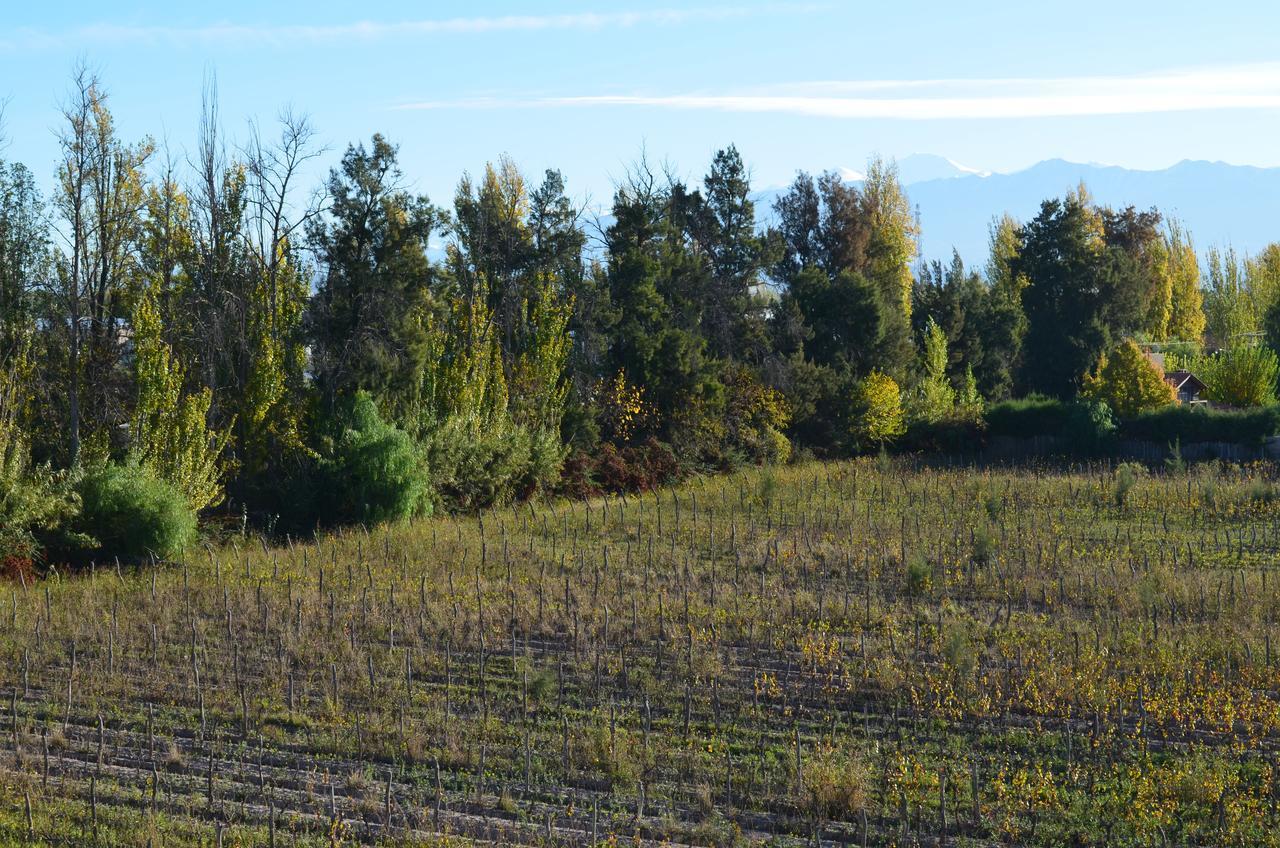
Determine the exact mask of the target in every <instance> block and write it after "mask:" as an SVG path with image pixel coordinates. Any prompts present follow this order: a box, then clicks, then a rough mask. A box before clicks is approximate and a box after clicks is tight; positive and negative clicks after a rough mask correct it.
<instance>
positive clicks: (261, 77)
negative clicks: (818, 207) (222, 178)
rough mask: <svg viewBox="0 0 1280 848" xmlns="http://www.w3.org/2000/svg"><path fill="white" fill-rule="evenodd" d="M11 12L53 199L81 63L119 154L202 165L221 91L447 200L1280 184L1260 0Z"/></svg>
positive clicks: (31, 130)
mask: <svg viewBox="0 0 1280 848" xmlns="http://www.w3.org/2000/svg"><path fill="white" fill-rule="evenodd" d="M6 7H7V8H6V9H5V18H6V23H5V25H4V28H3V29H0V98H5V99H7V106H6V109H5V131H6V135H7V137H8V145H7V147H6V148H5V149H4V150H3V152H2V154H0V155H3V157H4V158H6V159H10V160H21V161H24V162H26V163H27V164H28V165H30V166H31V167H32V168H33V169H34V170H35V171H36V172H37V174H39V175H40V176H41V177H42V180H43V181H44V183H45V185H48V180H49V178H50V176H51V174H52V164H53V161H54V159H55V156H56V151H55V147H54V134H55V131H56V127H57V119H58V104H59V102H60V100H61V99H62V98H63V97H64V96H65V93H66V90H67V85H68V78H69V75H70V72H71V69H72V67H73V65H74V64H75V62H76V61H77V60H78V59H83V60H84V61H86V62H87V63H88V64H89V65H90V66H91V67H92V68H94V69H95V70H97V71H98V72H99V73H100V74H101V76H102V78H103V80H104V82H105V83H106V85H107V88H108V90H109V91H110V92H111V97H112V100H111V103H112V108H113V110H114V112H115V113H116V116H117V122H118V125H119V127H120V130H121V132H122V134H124V135H125V136H126V137H140V136H142V135H151V136H153V137H155V138H156V139H157V140H158V141H161V142H164V143H167V145H168V146H169V148H170V149H171V150H172V151H175V152H176V153H179V154H180V153H182V152H183V151H184V150H186V149H188V148H190V147H192V146H193V139H194V134H195V128H196V123H197V119H198V113H199V103H200V90H201V85H202V80H203V79H204V78H205V76H206V75H207V74H209V73H211V72H212V73H216V76H217V81H218V87H219V91H220V100H221V109H222V114H223V117H224V123H225V126H226V130H227V132H228V133H229V134H230V135H231V136H233V137H240V138H243V137H244V136H245V127H246V126H247V121H248V120H249V119H251V118H253V119H257V120H258V121H260V122H261V123H263V124H266V123H268V122H269V121H270V120H271V119H272V118H273V116H274V115H275V114H276V113H277V112H278V111H279V110H280V108H281V107H282V106H285V105H291V106H293V107H294V108H295V109H297V110H300V111H302V112H305V113H308V114H309V115H310V116H311V117H312V119H313V121H314V123H315V124H316V126H317V128H318V129H319V131H320V134H321V137H322V138H323V139H324V141H325V143H326V144H328V145H329V146H330V148H331V151H330V154H329V155H328V157H327V158H326V161H325V167H328V165H330V164H332V163H333V162H336V160H337V158H338V157H339V155H340V153H341V150H342V148H343V147H345V145H346V144H347V143H348V142H349V141H352V140H357V139H361V138H367V137H368V136H369V135H370V134H371V133H373V132H375V131H380V132H382V133H384V134H386V135H387V136H388V137H390V138H391V139H392V140H393V141H394V142H396V143H398V144H399V145H400V148H401V158H402V163H403V165H404V168H405V171H406V173H407V174H408V175H409V176H410V177H411V179H412V180H413V181H414V183H415V185H416V186H417V187H418V188H419V189H420V190H423V191H426V192H428V193H429V194H430V195H431V196H432V198H433V199H435V200H436V201H437V202H447V201H448V199H449V197H450V195H451V193H452V190H453V186H454V184H455V183H456V181H457V178H458V176H459V175H460V173H461V172H462V171H463V170H471V171H473V172H474V171H478V170H479V169H481V168H482V167H483V165H484V163H485V162H486V161H487V160H490V159H493V158H495V157H497V156H498V155H500V154H502V153H508V154H510V155H511V156H512V157H513V158H514V159H515V160H516V161H517V162H518V163H519V164H520V165H521V166H522V167H523V168H525V170H526V171H527V172H529V173H531V174H538V173H540V171H541V170H542V169H543V168H546V167H558V168H560V169H562V170H563V171H564V172H565V174H566V176H567V177H568V179H569V185H570V189H571V191H573V193H575V194H576V195H578V196H579V197H589V198H590V199H591V200H593V201H594V202H604V201H606V200H607V199H608V195H609V193H610V183H611V178H613V177H616V176H618V175H619V174H621V173H622V171H623V170H624V168H625V166H626V163H627V162H628V161H629V160H631V159H632V158H634V157H635V156H636V155H637V154H638V152H639V151H640V150H641V149H642V148H643V149H645V150H647V152H648V154H649V156H650V158H652V159H657V160H669V161H670V162H672V163H673V164H674V165H675V166H676V168H677V170H678V172H679V173H682V174H684V175H687V176H690V177H696V176H698V175H700V174H701V173H702V172H703V171H704V170H705V167H706V164H707V162H708V161H709V160H710V157H711V154H712V152H713V151H714V150H716V149H717V148H719V147H722V146H724V145H726V144H728V143H730V142H733V143H736V144H737V145H738V147H739V149H740V150H741V151H742V153H743V155H744V157H745V158H746V159H747V161H748V163H749V164H750V165H751V167H752V171H753V174H754V177H755V181H756V184H757V186H758V187H762V188H763V187H767V186H771V185H778V184H782V183H785V182H788V181H789V179H790V177H791V176H792V175H793V174H794V172H795V170H796V169H799V168H804V169H808V170H814V171H817V170H822V169H825V168H850V169H858V168H860V167H861V166H862V164H863V163H864V162H865V160H866V158H867V156H868V155H869V154H871V153H873V152H878V153H882V154H884V155H888V156H895V157H903V156H906V155H908V154H911V153H935V154H940V155H944V156H948V157H950V158H952V159H954V160H957V161H959V162H962V163H964V164H966V165H969V166H972V167H976V168H981V169H990V170H1014V169H1017V168H1020V167H1025V166H1027V165H1029V164H1032V163H1034V162H1036V161H1039V160H1041V159H1046V158H1052V157H1062V158H1067V159H1072V160H1075V161H1097V162H1106V163H1111V164H1119V165H1125V166H1128V167H1137V168H1159V167H1164V166H1167V165H1170V164H1172V163H1174V162H1176V161H1178V160H1181V159H1185V158H1193V159H1214V160H1224V161H1228V162H1233V163H1237V164H1253V165H1266V166H1274V165H1280V50H1278V49H1277V45H1280V11H1278V10H1277V8H1276V6H1275V4H1274V2H1220V3H1216V4H1212V5H1210V4H1204V3H1202V2H1200V3H1192V2H1178V0H1166V2H1160V3H1151V2H1133V1H1132V0H1110V2H1092V0H1088V1H1087V2H1073V3H1059V2H1028V0H1021V2H1017V3H1006V2H983V3H956V2H949V3H941V2H897V3H891V2H880V3H874V4H872V3H823V2H755V1H754V0H751V2H742V3H738V2H734V0H724V2H709V3H706V4H702V3H699V2H697V0H695V1H694V2H693V3H689V4H684V5H677V4H675V3H672V4H671V5H669V6H663V5H662V0H658V3H657V5H648V4H646V3H642V2H634V0H633V2H614V3H598V2H597V3H585V2H578V3H572V2H542V3H531V2H530V3H514V2H507V3H461V2H434V3H425V2H424V3H409V2H397V3H392V2H386V3H372V2H371V3H365V4H350V3H336V2H324V1H323V0H320V1H319V2H318V1H317V0H308V2H294V0H288V2H274V1H273V2H270V3H267V2H262V0H258V2H246V0H223V2H220V3H218V4H186V3H183V4H178V3H173V2H172V1H171V0H170V2H110V3H105V2H54V3H48V2H46V3H11V4H6ZM318 176H319V175H317V177H318Z"/></svg>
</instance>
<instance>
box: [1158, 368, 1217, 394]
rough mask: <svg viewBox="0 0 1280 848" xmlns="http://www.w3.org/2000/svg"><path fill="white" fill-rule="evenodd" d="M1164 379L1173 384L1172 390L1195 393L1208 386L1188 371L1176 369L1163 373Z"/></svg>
mask: <svg viewBox="0 0 1280 848" xmlns="http://www.w3.org/2000/svg"><path fill="white" fill-rule="evenodd" d="M1164 381H1165V382H1166V383H1168V384H1169V385H1171V386H1173V388H1174V391H1179V392H1191V393H1192V394H1196V393H1198V392H1202V391H1204V390H1205V389H1206V388H1208V386H1206V385H1205V384H1204V381H1203V380H1201V379H1200V378H1199V377H1197V376H1196V375H1195V374H1192V373H1191V372H1190V371H1184V370H1178V371H1169V372H1167V373H1166V374H1165V375H1164Z"/></svg>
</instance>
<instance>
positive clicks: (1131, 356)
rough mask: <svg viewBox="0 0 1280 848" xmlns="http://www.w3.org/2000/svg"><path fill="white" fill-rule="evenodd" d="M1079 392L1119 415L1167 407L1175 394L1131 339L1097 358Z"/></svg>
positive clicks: (1130, 416)
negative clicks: (1092, 369)
mask: <svg viewBox="0 0 1280 848" xmlns="http://www.w3.org/2000/svg"><path fill="white" fill-rule="evenodd" d="M1080 394H1081V395H1083V396H1084V397H1086V398H1088V399H1090V400H1099V401H1102V402H1104V403H1106V405H1107V406H1109V407H1111V411H1112V412H1114V413H1115V414H1116V415H1118V416H1120V417H1121V418H1132V417H1134V416H1135V415H1139V414H1141V413H1143V412H1149V411H1150V410H1153V409H1159V408H1160V407H1162V406H1167V405H1169V404H1171V403H1173V401H1174V399H1175V397H1176V395H1175V393H1174V390H1173V386H1170V385H1169V384H1168V383H1166V382H1165V380H1164V374H1162V373H1161V372H1160V369H1159V368H1158V367H1157V366H1156V365H1155V363H1153V362H1152V361H1151V360H1150V359H1149V358H1148V357H1147V355H1146V354H1144V353H1143V352H1142V350H1141V348H1139V347H1138V345H1137V344H1136V343H1134V341H1133V340H1132V339H1126V340H1125V341H1123V342H1121V343H1120V344H1119V345H1117V346H1116V347H1115V348H1114V349H1113V350H1112V351H1111V354H1110V355H1109V356H1108V355H1107V354H1103V355H1102V356H1101V357H1100V358H1099V359H1098V365H1097V368H1095V369H1094V372H1093V373H1092V374H1086V375H1085V377H1084V386H1083V388H1082V390H1081V392H1080Z"/></svg>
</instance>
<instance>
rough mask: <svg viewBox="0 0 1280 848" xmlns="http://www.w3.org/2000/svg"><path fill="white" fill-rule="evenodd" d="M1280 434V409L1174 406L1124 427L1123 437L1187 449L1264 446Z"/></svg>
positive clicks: (1149, 414) (1122, 429) (1132, 421)
mask: <svg viewBox="0 0 1280 848" xmlns="http://www.w3.org/2000/svg"><path fill="white" fill-rule="evenodd" d="M1277 433H1280V406H1265V407H1262V408H1260V409H1240V410H1225V409H1205V408H1203V407H1194V406H1170V407H1166V408H1165V409H1160V410H1156V411H1155V412H1148V413H1145V414H1143V415H1139V416H1138V417H1137V418H1133V419H1130V420H1128V421H1123V422H1121V423H1120V434H1121V435H1122V436H1124V437H1125V438H1129V439H1142V440H1145V441H1151V442H1159V443H1161V444H1169V443H1171V442H1175V441H1176V442H1178V443H1179V444H1180V445H1182V446H1183V447H1185V446H1186V445H1189V444H1194V443H1196V442H1235V443H1237V444H1242V445H1260V444H1262V442H1263V441H1264V440H1266V439H1268V438H1270V437H1271V436H1274V435H1276V434H1277Z"/></svg>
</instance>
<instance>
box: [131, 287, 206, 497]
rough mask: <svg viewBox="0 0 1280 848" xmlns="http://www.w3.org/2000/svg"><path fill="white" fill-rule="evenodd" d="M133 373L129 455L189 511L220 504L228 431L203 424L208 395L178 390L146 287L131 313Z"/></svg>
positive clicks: (176, 366)
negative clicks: (180, 496) (178, 496)
mask: <svg viewBox="0 0 1280 848" xmlns="http://www.w3.org/2000/svg"><path fill="white" fill-rule="evenodd" d="M132 324H133V348H134V373H135V377H136V380H137V386H138V405H137V408H136V409H135V411H134V418H133V446H132V456H133V458H134V459H135V460H136V461H137V462H138V464H140V465H142V466H144V467H147V468H149V469H151V471H153V472H154V473H155V474H156V476H157V477H159V478H161V479H162V480H167V481H168V482H170V483H172V484H173V485H174V486H175V487H176V488H177V489H178V491H180V492H182V494H183V495H184V496H185V497H186V499H187V501H188V503H189V504H190V505H191V508H192V509H194V510H197V511H199V510H201V509H205V508H206V507H211V506H217V505H218V504H219V503H221V502H222V496H223V491H222V472H223V467H222V452H223V449H224V448H225V447H226V444H227V439H228V437H229V435H230V430H229V429H228V430H224V431H222V432H217V431H214V430H211V429H210V428H209V425H208V417H209V405H210V403H211V402H212V401H213V395H212V393H211V392H210V391H209V389H208V388H205V389H203V390H201V391H200V392H198V393H195V394H192V393H190V392H188V391H186V390H185V389H184V388H183V383H184V381H185V369H184V368H183V367H182V363H180V362H179V361H178V360H177V359H176V358H175V357H174V355H173V351H172V350H171V349H170V348H169V345H168V344H166V343H165V341H164V338H163V335H162V332H161V330H162V324H161V320H160V310H159V308H158V307H157V305H156V297H155V292H154V290H153V288H152V287H150V286H148V287H146V288H144V289H142V290H141V291H140V292H139V293H138V296H137V302H136V303H135V304H134V308H133V322H132Z"/></svg>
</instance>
